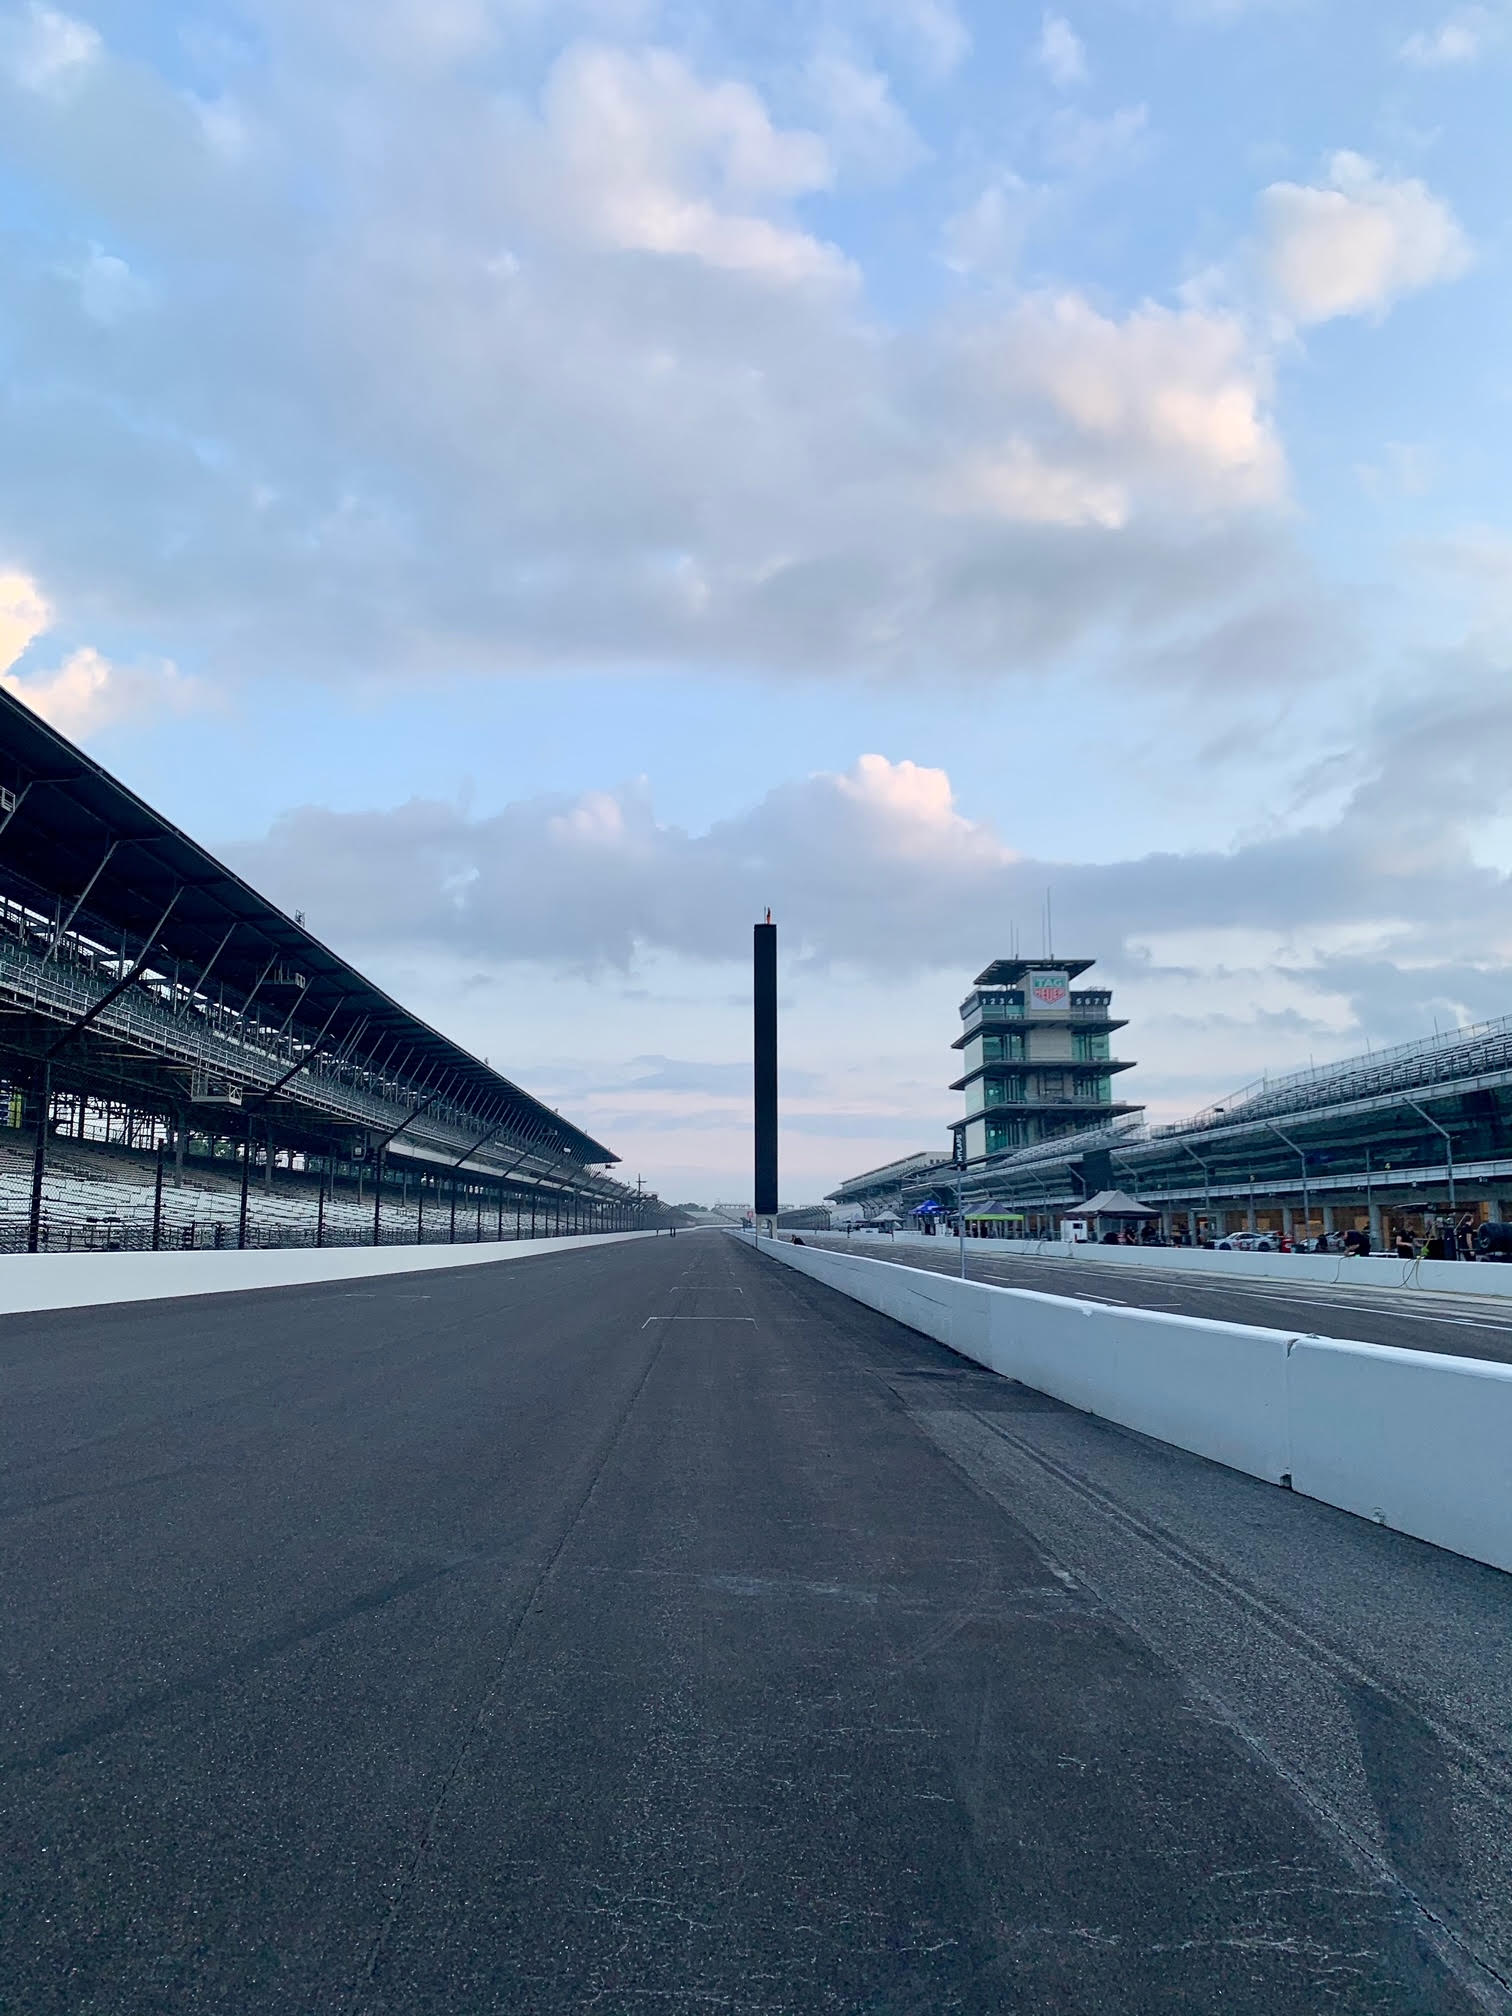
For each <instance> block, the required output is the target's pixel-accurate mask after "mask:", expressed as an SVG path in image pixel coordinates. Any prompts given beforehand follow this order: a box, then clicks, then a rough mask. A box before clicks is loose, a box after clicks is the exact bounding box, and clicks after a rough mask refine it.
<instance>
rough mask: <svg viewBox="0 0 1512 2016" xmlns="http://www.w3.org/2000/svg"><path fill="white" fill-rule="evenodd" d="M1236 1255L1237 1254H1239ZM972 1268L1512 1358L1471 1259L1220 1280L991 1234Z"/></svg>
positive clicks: (925, 1263) (1012, 1280)
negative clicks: (1419, 1279) (1404, 1271)
mask: <svg viewBox="0 0 1512 2016" xmlns="http://www.w3.org/2000/svg"><path fill="white" fill-rule="evenodd" d="M799 1237H800V1238H801V1239H802V1240H803V1241H804V1242H805V1244H807V1245H812V1246H823V1247H827V1248H829V1249H830V1250H831V1251H835V1252H844V1253H856V1254H859V1255H860V1256H861V1257H862V1258H863V1259H868V1260H890V1261H892V1262H893V1263H894V1264H895V1265H897V1266H900V1267H927V1268H929V1269H931V1270H932V1271H933V1272H934V1273H937V1274H956V1273H959V1271H960V1264H961V1263H960V1246H959V1243H958V1242H957V1241H956V1240H954V1239H945V1238H942V1239H941V1240H940V1241H939V1243H938V1247H932V1246H930V1245H928V1244H924V1245H915V1244H913V1243H912V1242H911V1241H910V1242H909V1243H907V1244H902V1243H896V1244H895V1243H894V1242H893V1241H891V1240H889V1239H884V1238H880V1237H878V1236H877V1235H876V1234H874V1233H863V1234H862V1235H861V1236H860V1237H859V1238H857V1237H855V1236H852V1237H851V1238H849V1239H847V1238H846V1237H844V1236H843V1235H841V1234H838V1233H828V1234H826V1233H814V1232H802V1233H800V1234H799ZM1236 1257H1237V1256H1236ZM966 1271H967V1274H968V1276H969V1277H970V1279H971V1280H973V1281H986V1282H989V1283H990V1284H991V1285H992V1286H994V1287H997V1288H1032V1289H1034V1290H1035V1291H1036V1292H1037V1293H1038V1294H1041V1295H1068V1296H1073V1297H1075V1298H1076V1300H1078V1301H1081V1302H1107V1303H1110V1304H1113V1305H1116V1306H1118V1307H1121V1308H1126V1309H1158V1310H1160V1311H1161V1313H1162V1314H1164V1315H1175V1316H1207V1317H1211V1318H1213V1319H1215V1320H1216V1321H1218V1322H1221V1323H1256V1324H1259V1325H1260V1326H1261V1327H1262V1328H1263V1329H1267V1330H1289V1331H1297V1332H1299V1333H1302V1334H1304V1335H1310V1336H1318V1337H1343V1338H1346V1339H1348V1340H1350V1341H1352V1342H1356V1343H1362V1344H1395V1345H1398V1346H1399V1347H1400V1348H1401V1349H1403V1350H1406V1351H1436V1352H1439V1353H1441V1354H1444V1353H1447V1354H1448V1355H1450V1356H1452V1357H1456V1358H1492V1359H1496V1360H1498V1361H1499V1362H1500V1363H1502V1364H1512V1300H1509V1299H1508V1298H1507V1297H1506V1296H1490V1295H1476V1294H1475V1293H1474V1292H1473V1285H1472V1284H1473V1283H1474V1281H1475V1277H1476V1275H1477V1273H1478V1272H1480V1271H1481V1270H1480V1268H1479V1266H1478V1265H1476V1264H1474V1263H1469V1262H1467V1263H1466V1266H1465V1276H1466V1288H1465V1291H1464V1292H1463V1293H1459V1292H1455V1293H1452V1294H1451V1293H1449V1292H1447V1291H1446V1290H1443V1289H1436V1288H1366V1287H1356V1286H1355V1285H1353V1284H1352V1283H1346V1284H1343V1285H1341V1286H1339V1287H1337V1288H1335V1287H1332V1286H1327V1287H1324V1286H1320V1285H1319V1284H1317V1283H1314V1282H1298V1283H1297V1284H1296V1285H1295V1286H1293V1285H1292V1284H1291V1283H1289V1282H1287V1281H1283V1280H1277V1279H1275V1278H1274V1277H1271V1278H1269V1279H1264V1280H1260V1279H1250V1280H1248V1281H1245V1280H1235V1281H1223V1280H1215V1279H1214V1278H1213V1276H1212V1275H1211V1274H1185V1275H1184V1274H1181V1273H1180V1272H1179V1271H1167V1270H1166V1269H1165V1268H1161V1269H1160V1270H1159V1271H1158V1272H1156V1271H1155V1270H1154V1269H1153V1268H1152V1269H1149V1270H1148V1271H1146V1270H1144V1269H1141V1268H1140V1267H1139V1266H1138V1265H1137V1263H1136V1264H1135V1265H1133V1266H1130V1267H1126V1268H1123V1267H1119V1266H1118V1265H1117V1263H1116V1262H1100V1261H1096V1260H1093V1261H1087V1262H1085V1263H1081V1262H1078V1261H1075V1260H1057V1259H1044V1260H1041V1259H1038V1258H1032V1259H1031V1258H1023V1257H1020V1256H1018V1255H1015V1256H1014V1257H1013V1258H1011V1259H1009V1258H1002V1259H1000V1258H999V1257H998V1256H997V1255H996V1254H994V1253H993V1252H992V1242H991V1241H990V1240H968V1241H967V1246H966Z"/></svg>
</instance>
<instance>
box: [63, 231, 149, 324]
mask: <svg viewBox="0 0 1512 2016" xmlns="http://www.w3.org/2000/svg"><path fill="white" fill-rule="evenodd" d="M70 277H71V278H72V279H73V281H74V283H75V285H76V286H77V287H78V290H79V305H80V307H81V308H82V309H83V310H84V313H85V314H86V315H87V316H88V317H89V319H90V321H91V322H97V323H99V324H100V326H101V327H102V328H106V329H108V328H110V327H112V326H113V325H114V324H115V323H117V322H120V321H123V320H124V319H125V317H126V316H128V315H130V314H131V313H132V311H133V310H134V309H137V308H140V307H141V306H142V305H143V304H144V303H145V302H146V300H147V298H148V290H147V288H146V287H145V286H144V285H143V283H142V281H141V280H139V279H138V278H137V276H136V274H134V273H133V272H132V270H131V268H130V266H128V265H127V263H126V261H125V260H124V259H119V258H117V257H116V255H115V254H114V253H112V252H106V251H104V250H103V249H102V248H101V247H100V246H98V245H92V246H91V247H90V248H89V252H88V254H87V256H86V257H85V258H84V259H83V260H82V261H81V262H80V263H79V264H78V265H77V266H76V267H75V268H74V269H73V271H72V274H71V276H70Z"/></svg>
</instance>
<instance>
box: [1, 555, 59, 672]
mask: <svg viewBox="0 0 1512 2016" xmlns="http://www.w3.org/2000/svg"><path fill="white" fill-rule="evenodd" d="M51 622H52V610H51V609H50V608H49V607H48V604H47V599H46V597H45V596H44V595H43V593H42V590H41V589H40V588H39V587H38V586H37V584H36V582H35V581H33V580H32V578H31V576H30V575H29V574H22V573H20V572H19V571H18V570H17V569H15V568H6V569H0V672H8V671H9V670H10V668H11V667H12V665H14V664H15V662H16V660H17V659H18V658H19V657H20V656H21V654H22V652H23V651H24V650H25V649H26V647H27V646H28V645H29V644H30V643H31V641H32V639H33V638H34V637H40V636H41V635H42V633H43V631H44V630H46V629H47V628H48V627H49V625H50V624H51Z"/></svg>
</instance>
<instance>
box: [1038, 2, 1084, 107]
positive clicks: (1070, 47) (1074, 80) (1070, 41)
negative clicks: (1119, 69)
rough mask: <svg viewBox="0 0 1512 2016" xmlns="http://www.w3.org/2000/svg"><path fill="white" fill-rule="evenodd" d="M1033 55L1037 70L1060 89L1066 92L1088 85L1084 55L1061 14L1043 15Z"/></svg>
mask: <svg viewBox="0 0 1512 2016" xmlns="http://www.w3.org/2000/svg"><path fill="white" fill-rule="evenodd" d="M1034 53H1035V58H1036V60H1037V61H1038V63H1039V65H1040V68H1041V69H1042V70H1043V71H1044V72H1045V73H1046V75H1047V76H1048V77H1049V78H1050V81H1051V82H1052V83H1053V84H1058V85H1059V86H1060V88H1061V90H1063V91H1069V90H1071V89H1072V88H1073V87H1074V86H1076V85H1078V84H1085V83H1086V82H1087V76H1088V72H1087V52H1086V50H1085V48H1084V47H1083V46H1082V40H1081V37H1080V36H1079V35H1078V34H1077V32H1076V30H1075V29H1074V28H1073V27H1072V26H1071V23H1070V22H1069V21H1068V20H1067V19H1066V17H1065V16H1064V15H1063V14H1050V13H1047V14H1046V15H1045V16H1044V18H1043V20H1042V21H1041V23H1040V32H1039V41H1038V42H1037V43H1036V44H1035V50H1034Z"/></svg>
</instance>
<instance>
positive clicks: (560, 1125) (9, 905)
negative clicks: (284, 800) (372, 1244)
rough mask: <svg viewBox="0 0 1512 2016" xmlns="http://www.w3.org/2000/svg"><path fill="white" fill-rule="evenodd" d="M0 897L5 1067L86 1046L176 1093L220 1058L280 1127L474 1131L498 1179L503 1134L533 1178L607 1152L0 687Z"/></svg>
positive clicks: (435, 1145)
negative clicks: (431, 1021)
mask: <svg viewBox="0 0 1512 2016" xmlns="http://www.w3.org/2000/svg"><path fill="white" fill-rule="evenodd" d="M0 902H3V920H0V1054H3V1055H5V1056H8V1057H9V1058H11V1059H12V1060H13V1075H14V1064H15V1063H20V1064H21V1065H22V1066H23V1068H24V1067H27V1066H36V1065H38V1064H39V1063H40V1062H41V1061H42V1060H43V1059H45V1058H48V1057H49V1056H51V1055H54V1054H55V1055H56V1059H57V1066H58V1070H59V1072H61V1073H64V1074H67V1073H70V1072H71V1073H73V1074H74V1075H75V1076H77V1075H78V1074H79V1073H80V1072H82V1071H83V1070H84V1069H85V1061H84V1060H85V1059H86V1058H88V1059H89V1060H90V1063H91V1065H92V1067H93V1068H96V1069H100V1070H103V1071H105V1072H106V1074H107V1076H108V1077H109V1078H111V1079H113V1080H114V1081H115V1082H118V1083H120V1084H122V1085H125V1086H127V1087H129V1088H131V1089H132V1090H133V1091H134V1092H135V1093H136V1094H137V1095H138V1096H139V1097H142V1098H143V1099H150V1098H151V1097H152V1096H153V1095H154V1093H158V1094H162V1095H163V1096H164V1097H168V1096H169V1095H173V1096H174V1097H176V1098H177V1099H179V1100H182V1099H184V1098H187V1097H188V1096H190V1090H191V1087H190V1084H189V1082H188V1081H189V1080H190V1079H192V1078H193V1077H194V1076H195V1074H199V1076H200V1077H204V1076H205V1075H207V1074H215V1075H216V1076H217V1078H218V1079H224V1080H225V1081H227V1082H228V1083H234V1085H235V1086H236V1087H237V1088H238V1091H239V1092H240V1093H243V1094H245V1095H246V1096H247V1097H249V1098H250V1099H251V1100H252V1101H253V1103H254V1104H255V1105H256V1106H257V1107H258V1108H259V1109H261V1110H264V1111H266V1112H268V1113H272V1112H273V1111H275V1110H276V1111H277V1112H279V1113H280V1114H281V1115H282V1116H284V1120H285V1122H286V1124H288V1125H291V1126H294V1127H296V1128H300V1129H303V1130H305V1131H306V1132H309V1131H310V1130H312V1129H313V1130H319V1129H321V1128H324V1129H325V1130H327V1131H329V1130H330V1128H332V1127H333V1126H347V1127H350V1126H351V1125H353V1124H355V1125H356V1126H358V1127H360V1128H366V1129H367V1130H369V1132H370V1134H371V1135H372V1137H373V1138H375V1139H377V1138H379V1137H381V1138H382V1139H383V1141H384V1142H385V1143H387V1142H390V1141H392V1143H393V1146H392V1148H391V1150H390V1152H391V1153H394V1154H403V1153H405V1152H406V1151H408V1152H412V1153H414V1154H415V1155H417V1156H419V1157H420V1158H422V1159H426V1160H432V1161H434V1160H440V1161H442V1162H445V1163H450V1162H451V1161H452V1159H453V1153H454V1151H455V1149H456V1148H457V1147H458V1146H462V1145H465V1143H466V1142H467V1141H468V1140H470V1139H471V1138H472V1137H473V1136H474V1135H476V1136H479V1137H480V1138H479V1139H478V1141H477V1142H476V1144H475V1151H469V1152H470V1153H472V1152H475V1154H476V1160H475V1161H473V1162H470V1163H469V1164H468V1166H470V1167H476V1168H478V1169H479V1171H480V1173H484V1174H492V1175H495V1176H498V1175H499V1174H500V1173H501V1172H500V1168H499V1164H500V1163H501V1161H503V1160H505V1159H507V1157H506V1156H505V1153H504V1151H505V1150H506V1149H507V1150H508V1152H509V1154H514V1155H517V1157H518V1160H517V1162H516V1163H514V1164H511V1166H520V1167H523V1168H525V1169H526V1170H528V1172H529V1173H530V1174H531V1175H532V1176H533V1177H534V1178H536V1179H537V1180H539V1179H540V1178H542V1177H543V1176H546V1175H547V1174H549V1173H551V1172H553V1171H556V1172H560V1173H561V1174H562V1175H563V1176H570V1175H571V1173H572V1172H573V1171H576V1178H575V1179H574V1180H583V1179H588V1180H590V1181H591V1180H593V1179H591V1178H589V1172H590V1170H592V1169H593V1168H594V1167H596V1166H603V1165H607V1164H612V1163H614V1162H615V1161H617V1159H618V1158H617V1157H616V1156H615V1155H614V1153H613V1152H612V1150H610V1149H609V1148H607V1147H605V1146H604V1144H603V1143H602V1142H600V1141H597V1140H595V1139H594V1138H593V1136H592V1135H590V1134H588V1133H587V1132H585V1131H584V1130H583V1129H582V1128H580V1127H577V1126H574V1125H573V1124H572V1122H570V1121H568V1120H565V1119H563V1118H562V1117H561V1116H560V1115H559V1114H558V1113H556V1112H555V1111H554V1110H553V1109H552V1108H551V1107H549V1106H547V1105H545V1104H544V1103H543V1102H542V1101H541V1100H539V1099H536V1098H534V1097H532V1095H531V1094H530V1093H528V1092H526V1091H525V1090H523V1089H522V1088H521V1087H520V1086H519V1085H517V1084H515V1083H514V1081H513V1080H512V1079H509V1078H507V1077H505V1076H504V1075H503V1073H502V1072H499V1071H496V1070H494V1069H493V1067H492V1066H491V1065H489V1064H487V1063H485V1062H483V1061H482V1060H481V1059H479V1058H477V1057H474V1056H473V1055H472V1054H471V1053H470V1052H469V1051H467V1050H465V1049H463V1048H462V1046H461V1045H460V1044H458V1043H455V1042H453V1041H452V1040H451V1038H449V1037H447V1036H444V1035H442V1034H441V1033H440V1032H439V1031H438V1030H436V1029H433V1028H431V1027H430V1026H429V1024H427V1023H425V1022H423V1021H421V1020H420V1018H419V1017H418V1016H416V1015H414V1014H412V1013H411V1012H410V1011H409V1010H408V1009H406V1008H404V1007H403V1006H402V1005H401V1004H400V1003H399V1002H397V1001H395V1000H394V999H393V998H392V996H390V995H389V994H387V993H385V992H384V991H383V989H382V988H380V987H378V986H377V985H376V984H375V983H374V982H373V981H371V980H369V979H368V978H367V977H366V976H365V975H364V974H362V973H360V972H359V971H358V970H357V969H356V968H355V967H354V966H352V965H350V964H349V963H348V962H347V961H346V960H344V959H342V958H341V957H340V956H339V955H338V954H336V953H335V952H333V951H331V949H330V948H329V947H328V946H326V945H324V944H322V943H321V941H320V940H319V939H318V938H316V937H315V936H314V935H313V933H311V932H310V931H308V930H307V929H305V927H304V926H303V925H302V924H301V923H300V922H298V921H297V920H296V919H294V918H291V917H289V916H287V915H285V913H284V912H283V911H281V910H279V909H278V908H277V907H276V906H275V905H274V904H272V903H270V902H269V901H268V900H267V899H266V898H265V897H263V896H261V895H259V894H258V892H257V891H256V890H255V889H253V888H252V887H251V885H250V884H249V883H247V882H245V881H243V880H242V879H241V877H240V876H238V875H236V874H234V873H233V872H232V871H231V870H230V869H228V868H227V867H225V866H224V864H223V863H221V862H219V861H217V860H216V859H215V858H214V856H213V855H211V854H210V853H208V852H207V851H206V850H205V849H204V848H203V847H201V846H199V845H198V843H197V842H195V841H194V840H191V839H190V838H189V837H188V835H186V834H185V833H183V832H181V831H180V830H179V829H178V828H177V827H176V826H174V825H172V824H171V823H170V822H169V821H168V820H166V819H164V818H163V817H162V816H161V815H160V814H159V813H157V812H155V811H154V810H153V809H152V808H151V806H149V805H148V804H146V803H145V802H144V801H143V800H142V799H141V798H139V797H137V796H136V794H135V793H134V792H132V791H130V790H128V789H127V788H126V786H125V785H123V784H121V783H120V782H119V781H118V780H117V779H116V778H114V777H112V776H111V775H110V774H109V773H108V772H107V771H106V770H104V769H102V768H101V766H100V765H99V764H97V763H95V762H94V761H93V760H92V759H91V758H90V757H88V756H86V755H85V754H84V752H83V751H82V750H80V749H77V748H76V747H75V746H74V745H73V744H72V743H71V742H69V741H68V740H67V739H66V738H65V737H63V736H62V735H60V734H59V733H58V732H57V731H56V730H55V729H53V728H51V727H49V726H48V725H47V724H46V723H45V722H44V721H42V720H40V719H39V718H38V717H37V716H36V715H35V714H33V713H32V712H31V711H30V710H29V709H28V708H26V707H25V706H24V705H22V703H21V702H20V701H18V700H17V699H15V698H14V697H13V696H12V695H11V694H10V693H8V692H5V691H4V690H0ZM71 1039H73V1040H71ZM395 1122H397V1123H399V1124H397V1125H395V1124H394V1123H395ZM490 1162H491V1163H492V1165H493V1166H492V1167H490V1166H489V1164H490ZM598 1180H599V1181H602V1179H598ZM615 1187H617V1186H615Z"/></svg>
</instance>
